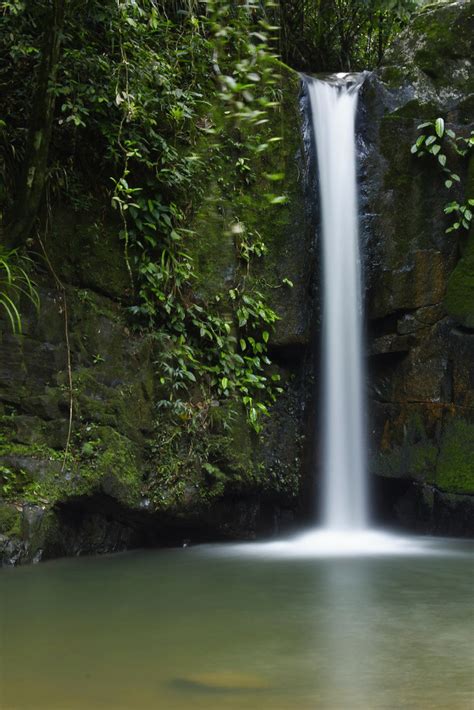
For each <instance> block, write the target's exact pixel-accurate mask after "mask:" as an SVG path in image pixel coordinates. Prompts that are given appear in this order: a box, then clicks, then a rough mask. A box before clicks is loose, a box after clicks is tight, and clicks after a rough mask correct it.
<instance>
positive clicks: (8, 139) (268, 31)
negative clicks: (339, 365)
mask: <svg viewBox="0 0 474 710" xmlns="http://www.w3.org/2000/svg"><path fill="white" fill-rule="evenodd" d="M418 4H419V3H417V2H415V0H399V1H397V2H395V1H394V0H370V1H367V2H361V1H358V0H337V1H336V2H325V1H323V0H304V1H303V0H301V1H300V0H294V1H293V2H291V1H288V2H280V3H276V2H271V1H270V0H266V1H261V0H250V1H247V2H231V1H229V2H224V1H220V0H207V1H206V2H204V1H202V2H200V1H198V0H181V1H180V0H176V1H174V2H173V1H171V0H168V1H166V0H105V1H101V2H99V1H98V0H87V1H86V2H79V1H78V0H70V1H69V2H68V1H67V0H38V1H37V2H34V3H30V2H26V1H24V0H8V1H7V0H3V1H2V2H0V29H1V31H0V91H1V95H2V104H1V114H0V230H1V233H0V236H1V245H0V309H1V310H2V312H3V314H4V315H5V316H6V319H5V322H6V325H7V328H8V329H9V330H13V331H15V332H19V331H21V325H22V323H21V311H22V309H27V308H28V307H29V305H30V303H31V302H33V304H34V305H35V306H38V291H37V286H38V288H39V287H40V286H41V285H43V287H44V284H45V283H48V284H51V283H52V284H53V285H54V287H55V288H57V292H58V301H59V309H60V313H61V314H62V316H63V317H64V339H65V343H66V346H67V357H66V358H65V360H66V366H67V371H66V376H65V378H64V382H62V381H61V385H60V386H61V387H64V388H66V389H67V393H68V398H69V402H68V417H69V426H68V432H67V437H66V438H65V441H64V445H65V452H62V451H59V449H60V448H64V447H58V446H57V444H55V446H54V447H53V449H51V448H49V446H50V445H49V443H48V444H47V446H48V449H47V452H46V453H45V451H43V452H42V453H43V454H44V455H47V456H48V457H50V458H51V459H54V460H55V459H56V458H57V459H58V460H59V461H61V464H60V465H61V467H62V468H61V472H63V471H64V470H66V469H67V467H68V466H71V467H72V466H73V465H76V464H77V465H78V466H79V467H82V470H83V471H85V472H86V473H87V471H89V468H90V469H91V470H92V469H94V470H97V471H99V469H100V467H101V466H102V465H105V464H104V462H103V461H102V459H101V455H102V453H103V452H104V451H105V450H106V446H105V444H104V441H105V439H106V437H107V432H105V431H103V429H102V430H100V431H98V428H100V427H97V426H96V424H94V425H93V426H92V428H91V426H89V421H88V420H87V421H84V422H83V423H84V424H87V426H89V429H88V430H87V431H88V434H87V436H86V435H85V434H84V432H83V429H84V427H82V429H81V427H80V426H79V425H78V426H75V425H76V424H78V422H77V421H76V419H75V415H76V412H77V411H80V406H76V401H75V400H76V399H78V398H79V396H80V388H81V386H82V381H81V376H82V375H81V374H76V373H75V372H74V367H75V365H76V364H77V363H75V362H74V358H73V357H72V353H71V347H70V343H69V330H70V328H69V310H68V297H69V296H68V289H67V286H68V283H67V279H66V278H64V272H63V269H62V259H63V255H62V254H61V246H60V240H58V238H57V236H55V237H54V238H53V236H52V235H53V232H56V233H57V230H58V226H57V225H58V224H60V220H59V219H58V214H59V213H60V212H61V210H62V211H63V212H64V211H66V212H67V213H68V214H69V216H70V218H71V219H74V216H77V218H78V219H79V217H80V216H83V215H87V216H88V217H90V222H91V225H92V227H93V229H94V230H95V234H96V238H97V239H98V240H101V239H104V240H105V234H106V233H107V235H109V234H111V235H112V239H113V240H114V243H115V244H118V245H120V246H121V251H122V256H121V264H124V265H125V270H126V284H125V285H124V286H123V287H122V288H121V291H120V293H119V294H118V295H117V298H118V300H119V301H120V304H121V307H122V308H123V309H124V310H126V313H127V327H128V329H129V331H128V332H131V333H132V334H140V335H145V336H146V337H147V338H148V339H149V340H151V341H153V343H154V353H157V355H156V356H154V357H155V360H154V364H153V366H154V376H155V381H156V382H157V383H158V388H157V390H158V391H157V392H155V393H154V394H155V395H156V398H155V400H154V401H155V405H156V410H155V428H154V432H153V440H152V442H151V444H150V442H149V440H147V445H149V450H150V452H151V453H150V456H151V457H152V458H153V457H154V458H153V466H155V462H156V461H157V460H158V459H159V462H158V463H157V464H156V468H155V469H154V473H153V474H152V475H151V477H150V480H149V481H148V483H147V486H148V487H147V493H150V495H151V497H152V498H153V496H154V495H155V494H156V497H157V498H158V497H159V495H161V494H159V493H157V492H156V491H158V490H160V485H159V482H160V481H163V480H165V481H166V482H169V481H170V480H171V481H172V482H173V483H177V484H179V486H180V490H181V489H182V488H183V487H184V483H183V480H184V472H187V471H189V470H191V469H195V470H199V471H205V472H206V475H208V476H209V477H210V479H212V481H213V484H216V485H215V486H214V489H213V490H215V491H217V493H216V495H217V494H218V493H219V491H221V490H222V485H221V483H222V480H223V477H222V473H221V471H220V469H219V466H218V465H217V463H218V461H216V459H218V458H219V457H218V456H216V454H215V451H213V452H212V451H211V450H210V447H211V444H210V439H209V436H208V435H209V433H210V432H213V433H219V434H222V435H225V434H226V433H227V435H228V436H229V437H231V435H230V434H229V432H231V431H232V427H233V425H234V423H235V422H236V421H237V420H239V418H240V417H241V416H242V417H244V414H245V417H246V421H247V424H248V425H249V427H250V430H251V431H253V432H254V435H255V433H256V434H260V432H261V431H262V429H263V428H264V424H265V421H266V420H267V416H268V414H269V413H270V408H271V406H272V405H273V404H274V403H275V401H276V399H277V397H278V395H279V394H280V393H281V391H282V386H283V383H282V382H281V381H280V373H279V370H278V367H276V366H274V364H273V363H272V362H271V350H270V348H271V346H272V329H273V326H274V325H275V323H276V322H277V321H278V317H279V314H278V312H277V309H275V308H274V307H273V305H272V303H271V299H270V298H269V297H268V294H269V292H270V291H271V290H277V289H281V290H282V291H283V292H284V293H289V291H290V289H291V288H292V283H291V280H290V279H289V278H285V277H279V280H278V282H276V281H272V282H271V283H269V281H268V279H267V280H266V279H265V278H262V276H261V274H260V275H259V264H260V263H261V262H262V261H264V260H265V255H266V254H267V252H268V249H269V246H268V244H267V243H266V239H267V237H265V238H263V237H262V234H261V231H263V230H260V228H259V225H260V224H261V223H268V224H273V221H276V222H277V221H278V219H279V215H280V214H281V212H280V211H281V210H282V209H283V208H284V206H285V204H286V201H287V195H286V194H285V175H284V172H283V168H282V160H281V157H280V155H279V153H278V151H279V150H280V149H281V135H280V133H281V131H280V128H281V126H282V123H283V117H282V111H281V107H282V100H283V97H284V89H285V84H284V81H283V79H282V74H285V72H286V74H285V80H287V77H288V68H287V67H285V66H284V64H282V63H281V60H283V61H284V62H286V63H288V64H289V65H290V66H291V67H295V68H297V69H300V70H303V71H312V72H318V71H328V70H357V69H361V68H373V67H375V66H376V65H377V64H378V63H379V62H380V60H381V57H382V54H383V51H384V49H385V47H386V46H387V44H388V42H389V41H390V40H391V39H392V38H393V37H394V36H395V34H396V33H397V32H398V31H399V30H400V29H401V28H402V27H403V26H404V25H405V24H406V22H407V20H408V18H409V16H410V13H411V12H412V11H413V10H414V9H415V8H416V6H417V5H418ZM430 141H431V139H430ZM426 144H427V143H426ZM420 146H421V144H420ZM430 147H431V151H430V152H433V150H434V149H435V144H434V143H433V145H432V146H430ZM213 182H216V183H218V186H219V191H220V192H219V194H220V195H222V194H228V195H229V202H230V203H231V208H228V207H226V213H225V218H223V219H220V213H221V211H222V205H219V204H218V203H217V202H218V201H217V202H216V201H215V203H212V201H210V202H209V204H208V202H206V200H207V198H208V197H209V195H208V193H209V191H210V190H211V191H212V183H213ZM250 195H258V196H259V197H258V200H259V204H258V206H257V207H258V210H257V211H258V219H255V218H252V219H249V202H250V201H251V198H250V197H249V196H250ZM203 205H207V206H206V209H205V210H204V218H203V216H202V212H200V210H202V207H203ZM468 207H469V206H466V209H467V210H468V211H467V213H466V212H464V214H465V218H466V219H467V218H469V215H470V210H469V209H468ZM459 209H460V208H459ZM206 210H207V211H206ZM212 210H213V211H214V214H215V215H218V216H219V219H216V220H213V215H212V214H211V211H212ZM199 215H200V216H199ZM71 216H72V217H71ZM213 221H214V222H216V223H217V224H218V227H217V230H219V229H220V230H221V232H220V233H217V234H216V233H214V232H212V239H210V236H209V235H210V233H211V230H214V231H215V230H216V224H211V223H213ZM229 236H230V237H231V239H232V241H233V245H234V248H235V255H236V259H237V263H238V267H237V269H236V270H235V272H233V273H232V275H231V277H229V279H227V280H226V281H225V282H224V281H222V283H219V284H217V286H216V287H215V288H213V289H211V291H210V292H209V293H204V292H203V289H202V288H199V283H197V282H198V281H199V279H198V278H197V277H196V274H197V273H198V272H199V268H200V265H199V264H198V261H199V249H201V250H202V248H203V247H202V246H200V245H209V244H212V248H213V249H216V248H218V245H217V243H218V241H219V239H220V240H221V241H224V240H226V239H227V238H228V237H229ZM76 239H77V241H79V242H80V239H81V236H80V233H79V232H78V234H77V237H76ZM58 243H59V246H58ZM76 247H77V248H76V250H75V252H74V254H75V257H76V258H77V256H78V255H79V258H80V254H81V245H80V244H78V245H76ZM216 258H217V257H216ZM64 261H66V259H64ZM104 268H105V271H107V270H108V264H107V263H105V264H104ZM114 270H116V265H115V264H113V265H111V267H110V272H111V273H112V272H114ZM199 276H200V278H201V280H202V273H200V275H199ZM80 297H81V298H82V299H83V303H84V304H85V305H87V304H88V303H89V301H88V299H89V298H90V296H89V295H88V294H87V293H84V294H81V296H80ZM102 359H103V358H102V355H101V353H100V352H95V353H94V354H93V363H94V364H96V365H98V366H99V365H100V363H101V361H102ZM84 379H85V377H84ZM94 386H95V384H94ZM12 413H13V410H12V411H10V409H8V416H10V414H12ZM86 419H87V417H86ZM94 427H95V428H94ZM109 434H110V432H109ZM112 438H113V437H112ZM216 440H217V441H218V444H216V443H214V444H212V446H214V449H215V448H216V447H218V446H220V445H221V444H222V438H221V439H219V438H217V439H216ZM41 441H42V440H41ZM0 444H1V439H0ZM112 444H113V446H114V447H115V448H116V450H117V452H119V453H120V447H119V446H118V445H116V442H115V440H113V441H112ZM43 445H44V444H43V443H41V446H43ZM8 446H10V444H8ZM22 453H24V452H22ZM102 458H104V456H103V457H102ZM121 459H122V462H123V461H126V460H127V455H126V454H125V453H124V454H123V456H121ZM109 463H110V462H109ZM89 464H91V465H90V467H89V468H87V466H88V465H89ZM255 465H256V466H258V465H260V464H259V463H258V464H257V463H256V464H255ZM114 466H115V467H116V468H117V466H116V465H115V459H114ZM242 467H243V466H242ZM12 470H13V469H12ZM12 470H10V469H9V468H8V467H6V468H5V470H4V471H3V473H2V476H3V479H4V493H5V492H6V493H7V494H8V496H9V497H10V498H12V497H13V498H14V497H15V496H19V490H20V489H21V492H22V495H23V498H24V499H28V495H27V494H25V486H24V485H23V483H21V481H20V484H21V485H20V488H18V486H17V485H16V483H15V475H16V474H14V473H12ZM55 475H56V474H55ZM249 475H250V474H249ZM295 475H296V474H295ZM20 478H21V476H20ZM157 482H158V483H157ZM28 485H29V484H28ZM43 488H45V487H44V486H43ZM7 489H8V490H7ZM28 490H30V489H28ZM31 490H33V489H31ZM34 491H35V495H32V496H30V498H31V499H32V500H34V499H36V498H35V496H36V488H35V489H34ZM43 493H44V491H43ZM56 494H57V497H58V498H60V494H59V493H58V492H57V491H56V493H55V494H54V495H56ZM54 495H53V494H52V493H51V491H49V490H48V495H47V496H46V497H47V498H48V500H52V499H53V498H54Z"/></svg>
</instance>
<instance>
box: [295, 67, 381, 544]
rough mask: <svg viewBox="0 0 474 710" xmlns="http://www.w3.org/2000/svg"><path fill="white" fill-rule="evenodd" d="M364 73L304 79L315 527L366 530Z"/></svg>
mask: <svg viewBox="0 0 474 710" xmlns="http://www.w3.org/2000/svg"><path fill="white" fill-rule="evenodd" d="M363 77H364V75H336V76H334V77H330V78H328V80H327V81H326V80H325V81H320V80H317V79H310V78H308V79H307V85H308V94H309V99H310V105H311V112H312V123H313V131H314V136H315V141H316V151H317V160H318V174H319V194H320V205H321V226H322V252H323V353H322V362H323V373H322V374H323V398H322V417H321V421H322V425H323V431H324V444H323V492H322V501H323V510H322V514H323V527H324V528H325V529H326V530H331V531H337V530H340V531H344V530H345V531H348V530H354V531H355V530H364V529H366V528H367V527H368V510H367V508H368V505H367V482H366V451H365V449H366V441H365V416H364V409H365V407H364V396H363V371H364V368H363V359H362V306H361V276H360V256H359V234H358V231H359V230H358V200H357V182H356V145H355V116H356V109H357V99H358V89H359V87H360V85H361V83H362V81H363Z"/></svg>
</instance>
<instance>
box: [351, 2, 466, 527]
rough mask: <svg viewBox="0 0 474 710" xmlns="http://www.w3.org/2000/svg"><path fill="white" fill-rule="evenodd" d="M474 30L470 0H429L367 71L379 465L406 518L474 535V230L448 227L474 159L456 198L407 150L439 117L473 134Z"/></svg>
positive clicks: (367, 223) (386, 493) (374, 461)
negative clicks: (448, 210)
mask: <svg viewBox="0 0 474 710" xmlns="http://www.w3.org/2000/svg"><path fill="white" fill-rule="evenodd" d="M473 37H474V5H473V3H472V2H466V1H460V2H445V3H440V4H436V5H429V6H427V7H426V8H425V9H424V10H423V11H422V12H420V13H419V15H418V16H416V18H415V19H414V20H413V22H412V24H411V25H410V27H409V28H408V29H407V30H405V32H404V33H403V34H402V35H401V36H400V37H399V39H398V40H397V41H396V42H395V43H394V45H393V46H392V47H391V48H390V49H389V51H388V52H387V54H386V56H385V58H384V61H383V65H382V67H381V68H380V69H379V70H377V71H376V72H375V73H373V74H372V75H370V76H369V77H368V79H367V81H366V82H365V85H364V87H363V92H362V110H361V116H360V150H361V156H362V161H361V184H362V195H361V200H362V210H363V214H364V215H365V216H364V229H363V232H364V236H365V263H366V276H367V283H366V287H367V311H368V331H369V347H370V352H369V358H370V368H369V374H370V415H371V432H370V438H371V448H372V453H371V469H372V473H374V474H377V475H378V476H381V477H383V479H384V481H385V485H384V483H383V481H382V482H381V483H380V484H379V487H380V489H381V496H382V497H385V499H387V497H388V498H389V499H390V500H391V501H392V504H393V505H394V507H395V509H396V513H397V517H398V518H399V519H400V520H401V521H402V522H403V524H404V525H406V526H409V527H412V528H417V529H420V530H423V531H429V532H436V533H448V534H459V535H462V534H467V533H472V532H473V531H474V497H473V494H474V378H473V376H474V328H473V325H474V310H473V309H474V300H473V299H474V288H473V286H474V281H473V279H474V261H473V254H474V231H473V229H472V227H471V229H470V231H469V233H468V232H467V230H461V231H458V232H451V233H446V231H445V230H446V229H447V227H448V226H449V225H450V218H449V216H447V215H445V214H444V211H443V208H444V205H445V204H446V203H447V202H450V201H451V200H453V199H459V200H462V199H463V191H467V192H466V197H467V196H469V197H471V198H472V197H473V196H474V183H473V176H474V162H473V160H474V158H472V157H471V158H470V161H469V159H467V158H464V159H463V158H459V156H455V155H450V156H449V160H451V161H452V162H453V164H454V165H455V171H456V172H457V173H459V176H460V177H461V182H460V186H459V187H458V190H457V193H455V194H453V191H452V190H451V191H450V192H449V191H448V190H447V189H446V188H445V186H444V179H445V177H444V176H443V172H442V170H441V168H440V167H439V166H438V164H437V162H436V161H435V160H433V158H432V156H425V157H422V158H420V159H419V158H418V157H417V156H416V155H413V154H411V152H410V147H411V145H412V144H413V143H414V142H415V140H416V138H417V136H418V135H419V131H417V126H418V125H419V124H421V123H422V122H423V121H426V120H434V119H435V118H437V117H438V116H441V117H443V118H444V120H445V121H446V125H447V126H448V127H450V128H451V129H452V130H454V131H455V133H456V134H457V135H460V136H464V137H468V136H469V135H470V132H471V130H472V129H473V127H474V124H473V107H474V72H473V65H472V57H473V56H474V53H473V46H472V41H473ZM451 221H452V220H451ZM462 231H464V234H463V233H462Z"/></svg>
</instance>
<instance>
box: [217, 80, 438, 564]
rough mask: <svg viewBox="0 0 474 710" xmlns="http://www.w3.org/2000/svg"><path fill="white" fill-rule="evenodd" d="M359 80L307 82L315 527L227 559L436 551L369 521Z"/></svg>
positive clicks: (237, 549)
mask: <svg viewBox="0 0 474 710" xmlns="http://www.w3.org/2000/svg"><path fill="white" fill-rule="evenodd" d="M364 78H365V74H359V75H347V74H337V75H334V76H332V77H329V78H328V80H325V81H320V80H317V79H310V78H306V86H307V90H308V95H309V99H310V106H311V115H312V123H313V131H314V136H315V140H316V150H317V157H318V170H319V192H320V206H321V218H322V219H321V222H322V244H323V284H324V288H323V301H324V303H323V319H324V324H323V381H324V397H323V402H322V409H321V421H322V423H323V426H324V456H323V474H324V486H323V495H322V503H323V510H322V513H323V520H322V525H321V526H320V527H318V528H313V530H312V531H310V532H307V533H306V534H304V535H300V536H297V537H295V538H292V539H289V540H279V541H275V542H266V543H251V544H243V545H242V544H241V545H234V546H228V545H226V546H225V548H223V551H222V554H225V555H226V556H228V555H229V554H232V551H234V553H235V554H237V555H241V554H246V555H262V557H264V558H265V557H268V556H272V555H274V556H276V557H280V558H286V557H289V558H292V559H294V558H295V557H303V558H306V557H309V558H312V557H338V556H340V557H347V556H358V555H363V556H367V555H374V556H379V555H431V554H438V553H443V547H442V546H441V547H440V546H439V544H438V543H437V542H436V540H435V539H434V538H433V539H429V538H424V539H423V540H422V541H420V540H419V539H418V538H410V537H403V536H398V535H393V534H391V533H387V532H385V531H383V530H381V529H378V528H372V527H371V526H370V524H369V513H368V507H369V506H368V485H367V478H366V436H365V413H364V412H365V401H364V395H363V381H364V375H365V373H364V365H363V358H362V307H361V295H362V294H361V274H360V256H359V243H358V231H359V230H358V209H357V207H358V205H357V203H358V200H357V181H356V145H355V116H356V109H357V98H358V90H359V88H360V86H361V84H362V82H363V80H364ZM315 198H316V196H315Z"/></svg>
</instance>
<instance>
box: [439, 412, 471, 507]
mask: <svg viewBox="0 0 474 710" xmlns="http://www.w3.org/2000/svg"><path fill="white" fill-rule="evenodd" d="M436 484H437V486H439V488H441V489H442V490H444V491H447V492H454V493H469V494H471V495H474V424H473V423H471V422H468V421H466V420H464V419H453V420H452V421H449V422H448V423H447V425H446V427H445V429H444V431H443V435H442V437H441V442H440V453H439V458H438V463H437V467H436Z"/></svg>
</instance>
